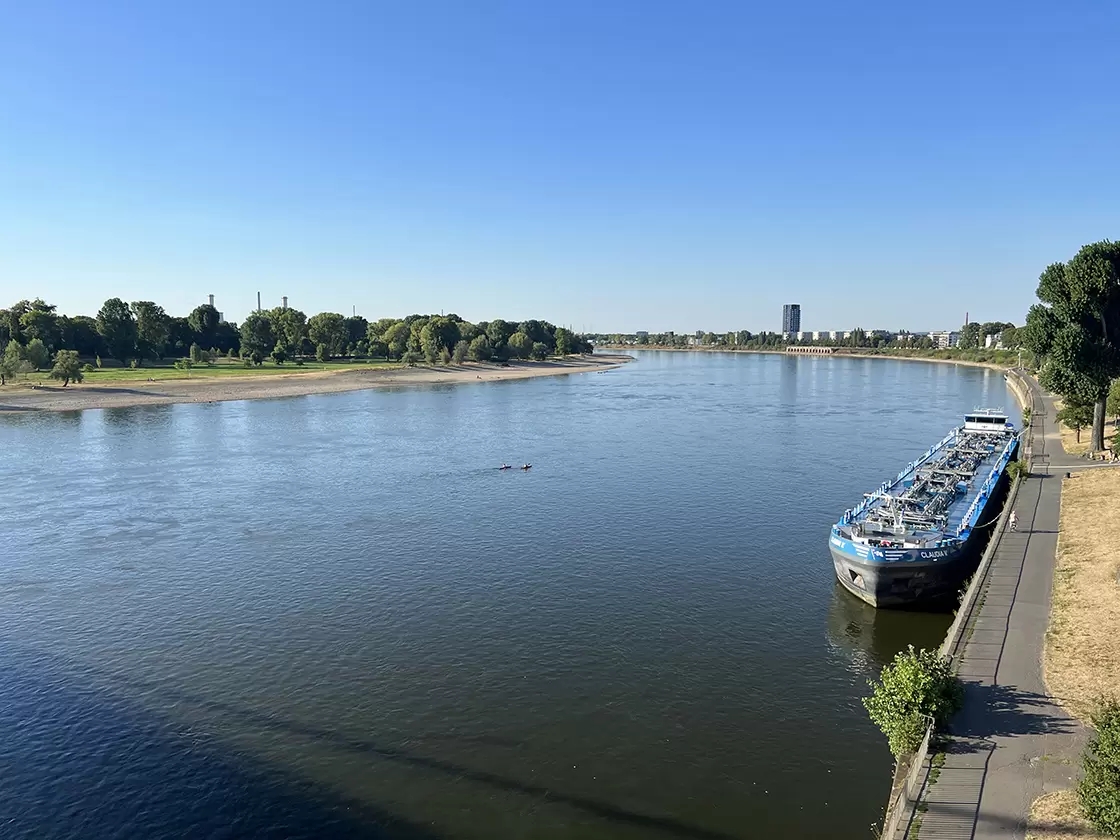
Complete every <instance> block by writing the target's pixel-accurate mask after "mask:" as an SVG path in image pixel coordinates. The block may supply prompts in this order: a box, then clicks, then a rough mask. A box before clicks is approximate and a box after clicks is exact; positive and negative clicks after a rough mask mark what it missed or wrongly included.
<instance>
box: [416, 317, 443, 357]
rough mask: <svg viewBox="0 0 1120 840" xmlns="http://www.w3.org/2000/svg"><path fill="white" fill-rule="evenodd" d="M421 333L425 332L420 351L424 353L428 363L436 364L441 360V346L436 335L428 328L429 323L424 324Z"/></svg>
mask: <svg viewBox="0 0 1120 840" xmlns="http://www.w3.org/2000/svg"><path fill="white" fill-rule="evenodd" d="M421 333H422V334H423V337H422V338H421V340H420V352H421V353H422V355H423V356H424V360H425V361H426V362H427V363H428V364H430V365H434V364H435V363H436V362H438V361H439V351H440V349H441V348H440V346H439V344H438V343H437V342H436V339H435V336H433V335H432V334H431V333H430V331H429V330H428V326H427V325H425V326H424V328H423V329H422V330H421Z"/></svg>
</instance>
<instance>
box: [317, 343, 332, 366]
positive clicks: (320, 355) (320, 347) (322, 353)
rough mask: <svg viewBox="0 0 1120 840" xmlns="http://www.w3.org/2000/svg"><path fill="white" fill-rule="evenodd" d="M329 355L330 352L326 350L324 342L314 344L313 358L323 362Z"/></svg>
mask: <svg viewBox="0 0 1120 840" xmlns="http://www.w3.org/2000/svg"><path fill="white" fill-rule="evenodd" d="M330 357H331V354H330V353H329V352H328V351H327V345H325V344H316V345H315V360H316V361H319V362H325V361H327V360H328V359H330Z"/></svg>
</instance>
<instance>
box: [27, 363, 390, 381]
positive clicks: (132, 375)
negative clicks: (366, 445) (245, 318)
mask: <svg viewBox="0 0 1120 840" xmlns="http://www.w3.org/2000/svg"><path fill="white" fill-rule="evenodd" d="M395 367H400V364H399V363H397V362H386V361H384V360H364V361H341V360H340V361H336V362H316V361H314V360H312V361H308V362H304V364H302V365H296V364H294V363H292V362H286V363H285V364H283V365H277V364H276V363H275V362H272V361H266V362H265V363H264V364H262V365H261V366H260V367H256V366H253V367H251V368H247V367H245V366H244V364H243V363H242V362H241V361H240V360H237V359H233V360H226V359H222V360H220V361H216V362H214V364H213V365H212V366H207V365H198V366H196V367H193V368H191V369H190V371H185V370H179V369H178V368H176V367H175V366H174V363H173V362H170V361H168V362H164V363H156V362H146V363H145V364H144V366H143V367H139V368H127V367H104V368H95V369H94V370H92V371H84V372H83V374H82V375H83V376H84V377H85V380H84V384H86V385H100V384H109V383H111V382H147V381H148V380H149V379H154V380H155V381H157V382H162V381H167V380H171V379H215V378H229V377H244V376H278V375H279V376H283V375H285V374H293V373H323V372H329V371H343V370H372V369H379V370H384V369H388V368H395ZM20 382H24V383H27V382H30V383H34V384H40V385H52V384H61V383H56V382H55V381H54V380H53V379H51V378H50V376H49V372H48V371H45V370H42V371H38V372H36V373H29V374H27V376H26V377H24V378H23V379H21V380H20Z"/></svg>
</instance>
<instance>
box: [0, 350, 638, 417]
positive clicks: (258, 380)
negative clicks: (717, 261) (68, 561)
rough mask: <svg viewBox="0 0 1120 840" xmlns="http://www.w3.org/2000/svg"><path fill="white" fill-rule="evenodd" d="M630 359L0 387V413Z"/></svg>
mask: <svg viewBox="0 0 1120 840" xmlns="http://www.w3.org/2000/svg"><path fill="white" fill-rule="evenodd" d="M631 359H632V357H630V356H624V355H607V354H599V355H595V356H569V357H565V358H563V359H554V360H551V361H546V362H510V363H509V366H508V367H503V366H501V365H496V364H484V363H468V364H465V365H463V366H446V367H444V366H440V367H427V366H417V367H398V368H373V369H370V370H362V369H349V370H343V371H337V372H326V373H324V372H310V373H290V374H287V373H285V374H277V373H269V374H268V375H262V376H252V375H248V374H247V375H244V376H237V377H199V378H195V379H189V380H187V379H177V380H162V381H157V382H139V381H134V382H123V383H122V382H110V383H105V384H89V385H86V384H81V385H70V386H68V387H66V388H63V387H62V386H60V385H53V386H46V385H38V386H34V387H31V386H26V385H7V386H4V387H3V388H0V413H12V412H33V411H79V410H83V409H91V408H126V407H129V406H136V405H166V404H169V403H192V402H224V401H227V400H257V399H274V398H277V397H300V396H308V395H310V394H336V393H342V392H345V391H360V390H364V389H367V388H400V387H408V386H416V385H457V384H471V383H474V384H478V383H480V382H500V381H506V380H511V379H529V378H532V377H537V376H559V375H564V374H570V373H594V372H599V371H604V370H610V369H611V368H616V367H619V366H620V365H622V364H625V363H626V362H628V361H631Z"/></svg>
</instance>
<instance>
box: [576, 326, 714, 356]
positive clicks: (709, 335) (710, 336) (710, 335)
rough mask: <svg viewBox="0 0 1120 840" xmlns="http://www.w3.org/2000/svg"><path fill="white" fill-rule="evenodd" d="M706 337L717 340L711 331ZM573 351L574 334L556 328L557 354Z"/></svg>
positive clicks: (710, 342) (706, 342)
mask: <svg viewBox="0 0 1120 840" xmlns="http://www.w3.org/2000/svg"><path fill="white" fill-rule="evenodd" d="M705 339H710V340H705V342H704V343H705V344H713V343H714V342H715V336H714V335H712V334H711V333H708V334H707V335H706V336H705ZM571 352H572V334H571V333H570V332H568V331H567V330H566V329H564V328H563V327H557V328H556V355H557V356H567V355H568V354H569V353H571Z"/></svg>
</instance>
